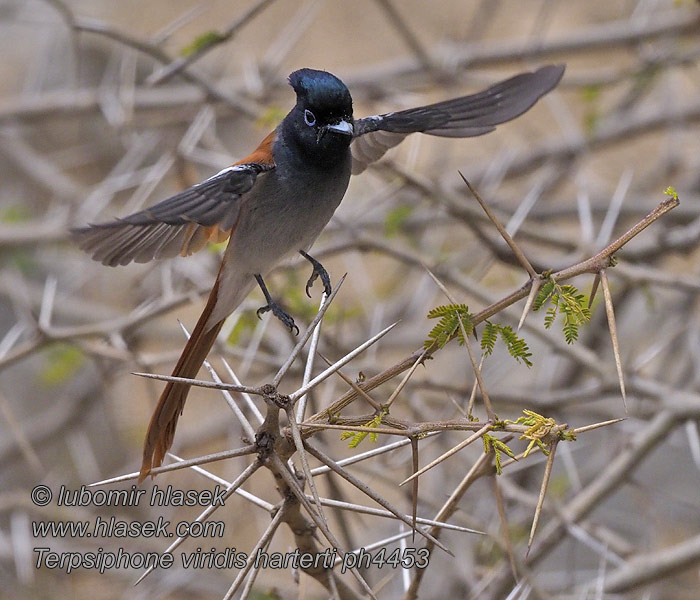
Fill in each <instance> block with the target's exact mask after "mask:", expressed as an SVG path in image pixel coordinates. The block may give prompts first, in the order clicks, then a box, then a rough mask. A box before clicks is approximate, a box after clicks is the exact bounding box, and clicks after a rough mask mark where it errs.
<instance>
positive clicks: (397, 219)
mask: <svg viewBox="0 0 700 600" xmlns="http://www.w3.org/2000/svg"><path fill="white" fill-rule="evenodd" d="M412 212H413V207H412V206H409V205H408V204H399V205H398V206H397V207H396V208H394V209H393V210H391V211H389V212H388V213H387V215H386V217H385V219H384V233H385V235H386V236H387V237H393V236H395V235H396V234H397V233H398V232H399V231H401V227H402V226H403V224H404V223H405V222H406V219H408V217H410V216H411V213H412Z"/></svg>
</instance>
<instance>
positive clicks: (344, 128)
mask: <svg viewBox="0 0 700 600" xmlns="http://www.w3.org/2000/svg"><path fill="white" fill-rule="evenodd" d="M326 131H332V132H333V133H340V134H342V135H353V133H354V131H353V128H352V123H350V122H349V121H340V122H339V123H336V124H335V125H327V126H326Z"/></svg>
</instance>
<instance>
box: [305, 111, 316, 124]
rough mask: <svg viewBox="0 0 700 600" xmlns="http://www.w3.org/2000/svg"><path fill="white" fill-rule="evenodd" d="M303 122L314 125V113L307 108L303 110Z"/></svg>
mask: <svg viewBox="0 0 700 600" xmlns="http://www.w3.org/2000/svg"><path fill="white" fill-rule="evenodd" d="M304 123H306V124H307V125H308V126H309V127H313V126H314V125H316V117H315V116H314V113H312V112H311V111H310V110H308V109H307V110H305V111H304Z"/></svg>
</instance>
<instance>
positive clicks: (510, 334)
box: [481, 321, 532, 367]
mask: <svg viewBox="0 0 700 600" xmlns="http://www.w3.org/2000/svg"><path fill="white" fill-rule="evenodd" d="M499 335H500V336H501V339H502V340H503V342H504V343H505V345H506V348H508V352H509V353H510V355H511V356H512V357H513V358H514V359H515V360H517V361H518V362H520V361H522V362H524V363H525V364H526V365H527V366H528V367H531V366H532V362H531V361H530V357H531V356H532V352H530V348H529V347H528V345H527V343H526V342H525V340H524V339H523V338H521V337H518V334H517V333H515V331H513V328H512V327H511V326H510V325H499V324H498V323H491V321H486V323H485V325H484V329H483V331H482V332H481V350H482V351H483V352H484V354H485V355H486V356H489V355H491V354H492V353H493V349H494V346H495V345H496V341H497V340H498V336H499Z"/></svg>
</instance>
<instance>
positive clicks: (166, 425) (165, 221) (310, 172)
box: [73, 65, 564, 481]
mask: <svg viewBox="0 0 700 600" xmlns="http://www.w3.org/2000/svg"><path fill="white" fill-rule="evenodd" d="M563 73H564V66H563V65H549V66H545V67H542V68H540V69H538V70H537V71H535V72H532V73H530V72H528V73H520V74H519V75H516V76H514V77H511V78H510V79H506V80H504V81H502V82H500V83H497V84H495V85H493V86H491V87H490V88H488V89H486V90H484V91H482V92H479V93H478V94H473V95H470V96H464V97H462V98H456V99H454V100H447V101H445V102H438V103H437V104H431V105H430V106H421V107H419V108H411V109H408V110H402V111H398V112H391V113H387V114H383V115H376V116H372V117H364V118H362V119H354V118H353V111H352V98H351V96H350V92H349V91H348V89H347V87H346V86H345V84H344V83H343V82H342V81H341V80H340V79H338V78H337V77H335V76H334V75H332V74H330V73H327V72H325V71H317V70H314V69H301V70H299V71H295V72H294V73H292V74H291V75H290V76H289V83H290V84H291V86H292V88H293V89H294V91H295V92H296V105H295V106H294V108H292V110H291V111H290V112H289V114H288V115H287V116H286V117H285V118H284V120H283V121H282V122H281V123H280V124H279V126H278V127H277V128H276V129H275V130H274V131H273V132H272V133H270V134H269V135H268V136H267V137H266V138H265V139H264V140H263V141H262V142H261V143H260V145H259V146H258V147H257V148H256V149H255V151H253V153H252V154H250V155H249V156H247V157H246V158H244V159H242V160H240V161H238V162H237V163H234V164H233V165H232V166H230V167H227V168H225V169H223V170H222V171H220V172H219V173H217V174H216V175H214V176H212V177H210V178H209V179H206V180H205V181H203V182H202V183H198V184H197V185H195V186H193V187H191V188H189V189H187V190H185V191H183V192H180V193H179V194H176V195H175V196H173V197H172V198H168V199H167V200H164V201H162V202H160V203H158V204H155V205H154V206H151V207H150V208H147V209H145V210H142V211H140V212H137V213H135V214H133V215H130V216H127V217H124V218H122V219H117V220H115V221H112V222H108V223H100V224H96V225H89V226H88V227H85V228H81V229H75V230H73V233H74V236H75V238H76V240H77V243H78V244H79V246H80V247H81V248H82V249H83V250H85V251H86V252H87V253H89V254H90V255H91V256H92V258H94V259H95V260H98V261H101V262H102V263H103V264H105V265H109V266H115V265H126V264H127V263H129V262H131V261H135V262H147V261H150V260H153V259H155V258H166V257H171V256H175V255H178V254H179V255H181V256H187V255H189V254H192V253H193V252H196V251H197V250H200V249H201V248H203V247H204V246H205V245H206V244H207V242H210V241H215V242H220V241H223V240H225V239H226V238H228V239H229V242H228V246H227V247H226V250H225V252H224V257H223V260H222V262H221V267H220V268H219V272H218V274H217V276H216V280H215V282H214V286H213V288H212V290H211V293H210V294H209V299H208V300H207V304H206V306H205V308H204V312H202V315H201V316H200V317H199V320H198V321H197V324H196V326H195V328H194V330H193V331H192V335H191V337H190V339H189V340H188V342H187V343H186V344H185V349H184V350H183V352H182V355H181V356H180V359H179V360H178V361H177V365H176V366H175V369H174V371H173V376H177V377H183V378H190V379H191V378H194V377H195V376H196V375H197V372H198V370H199V368H200V367H201V365H202V363H203V362H204V359H205V358H206V356H207V354H208V353H209V350H210V349H211V347H212V345H213V344H214V341H215V339H216V337H217V334H218V333H219V330H220V329H221V326H222V325H223V323H224V320H225V319H226V317H227V316H228V315H229V314H230V313H231V312H232V311H233V310H234V309H235V308H236V307H237V306H238V305H239V304H240V303H241V302H242V301H243V299H244V298H245V297H246V296H247V295H248V293H249V292H250V291H251V289H252V288H253V287H254V285H255V282H256V281H257V283H258V284H259V285H260V287H261V289H262V291H263V293H264V295H265V299H266V301H267V305H266V306H264V307H262V308H261V309H259V311H258V314H260V312H263V311H266V310H270V311H272V313H273V314H274V315H275V316H276V317H278V318H279V319H280V320H281V321H282V322H283V323H284V324H285V325H287V326H288V327H289V328H290V329H296V326H295V325H294V321H293V319H292V318H291V317H290V316H289V315H288V314H287V313H285V312H284V311H283V310H282V308H281V307H280V306H279V305H278V304H276V303H275V302H274V301H273V300H272V298H271V296H270V294H269V292H268V291H267V288H266V287H265V283H264V281H263V276H265V275H266V274H267V273H268V272H269V271H270V270H271V269H272V268H273V267H275V266H276V265H277V264H278V263H279V262H280V261H281V260H282V259H283V258H284V257H285V256H289V255H291V254H293V253H296V252H300V253H301V254H302V255H303V256H304V257H305V258H306V259H308V260H309V261H310V262H311V264H312V266H313V273H312V275H311V278H310V279H309V281H308V283H307V286H306V291H307V293H308V291H309V288H310V286H311V284H312V283H313V281H314V280H315V279H316V278H317V277H319V276H320V277H321V280H322V282H323V284H324V288H325V290H326V292H327V293H330V280H329V277H328V274H327V273H326V271H325V269H323V267H322V266H321V264H320V263H319V262H318V261H316V260H315V259H313V258H312V257H311V256H309V255H308V254H307V253H306V250H308V249H309V247H310V246H311V244H313V242H314V240H315V239H316V238H317V237H318V235H319V234H320V233H321V230H322V229H323V228H324V226H325V225H326V223H328V221H329V220H330V218H331V216H332V215H333V213H334V212H335V209H336V208H337V207H338V205H339V204H340V201H341V200H342V198H343V195H344V194H345V190H346V188H347V186H348V182H349V180H350V175H351V174H355V173H360V172H362V171H363V170H364V169H365V168H366V167H367V165H368V164H369V163H371V162H373V161H375V160H377V159H378V158H380V157H381V156H382V155H383V154H384V153H385V152H386V151H387V150H388V149H389V148H391V147H393V146H396V145H397V144H398V143H399V142H401V140H403V139H404V138H405V137H406V136H407V135H408V134H411V133H416V132H420V133H425V134H428V135H435V136H442V137H472V136H477V135H482V134H485V133H488V132H490V131H493V129H494V126H495V125H498V124H499V123H504V122H506V121H510V120H511V119H514V118H515V117H517V116H518V115H521V114H522V113H524V112H525V111H526V110H528V109H529V108H530V107H531V106H532V105H533V104H535V102H537V100H538V99H539V98H540V97H542V96H543V95H544V94H546V93H547V92H549V91H550V90H551V89H552V88H554V87H555V86H556V85H557V83H559V80H560V79H561V77H562V75H563ZM297 331H298V329H297ZM189 388H190V386H189V385H188V384H186V383H179V382H168V383H167V385H166V386H165V389H164V390H163V393H162V394H161V396H160V399H159V400H158V405H157V406H156V409H155V412H154V413H153V416H152V418H151V421H150V424H149V426H148V432H147V434H146V440H145V443H144V449H143V462H142V465H141V473H140V477H139V481H142V480H143V479H144V478H145V477H146V476H147V475H148V474H149V473H150V471H151V469H152V468H154V467H157V466H159V465H160V464H161V463H162V461H163V457H164V456H165V453H166V452H167V451H168V449H169V448H170V446H171V444H172V441H173V437H174V435H175V427H176V425H177V421H178V418H179V416H180V414H181V413H182V409H183V407H184V405H185V400H186V398H187V394H188V392H189Z"/></svg>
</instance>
